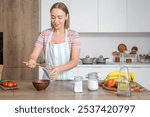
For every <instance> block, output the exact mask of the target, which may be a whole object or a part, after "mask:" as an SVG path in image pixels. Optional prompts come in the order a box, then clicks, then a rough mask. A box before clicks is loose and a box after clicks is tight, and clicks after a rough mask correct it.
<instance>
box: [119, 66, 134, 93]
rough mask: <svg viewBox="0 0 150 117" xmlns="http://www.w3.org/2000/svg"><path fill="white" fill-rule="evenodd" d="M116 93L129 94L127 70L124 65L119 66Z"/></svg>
mask: <svg viewBox="0 0 150 117" xmlns="http://www.w3.org/2000/svg"><path fill="white" fill-rule="evenodd" d="M117 95H118V96H119V95H121V96H131V87H130V81H129V70H128V68H127V67H125V66H121V67H120V75H119V81H118V86H117Z"/></svg>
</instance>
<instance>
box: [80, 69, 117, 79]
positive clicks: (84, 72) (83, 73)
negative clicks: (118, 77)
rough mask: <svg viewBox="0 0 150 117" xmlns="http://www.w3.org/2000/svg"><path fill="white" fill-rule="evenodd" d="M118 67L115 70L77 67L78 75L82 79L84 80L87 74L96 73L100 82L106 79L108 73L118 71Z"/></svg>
mask: <svg viewBox="0 0 150 117" xmlns="http://www.w3.org/2000/svg"><path fill="white" fill-rule="evenodd" d="M118 70H119V67H116V68H93V67H91V68H90V67H83V68H81V67H78V75H79V76H82V77H83V78H84V79H86V76H87V74H88V73H91V72H98V76H99V78H100V79H101V80H103V79H104V78H106V76H107V75H108V73H110V72H113V71H118Z"/></svg>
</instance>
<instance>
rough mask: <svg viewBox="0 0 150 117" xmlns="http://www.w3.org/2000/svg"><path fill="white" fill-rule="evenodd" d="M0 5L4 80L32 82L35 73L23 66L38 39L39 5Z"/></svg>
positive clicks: (16, 1) (7, 1)
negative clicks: (26, 80)
mask: <svg viewBox="0 0 150 117" xmlns="http://www.w3.org/2000/svg"><path fill="white" fill-rule="evenodd" d="M0 1H1V2H0V6H4V7H3V9H2V12H1V13H0V14H2V16H3V17H2V21H3V22H2V24H3V28H2V32H3V38H4V42H3V44H4V46H3V47H4V50H3V51H4V57H3V58H4V62H3V64H4V69H3V79H4V78H6V79H20V80H21V79H25V78H27V79H35V78H37V73H38V72H37V71H35V70H30V69H29V68H26V67H25V65H24V64H23V63H22V62H23V61H27V60H28V57H29V55H30V53H31V51H32V49H33V47H34V43H35V41H36V39H37V37H38V35H39V1H37V0H26V1H25V0H13V1H12V0H0ZM1 3H2V4H1ZM0 9H1V7H0ZM0 18H1V17H0Z"/></svg>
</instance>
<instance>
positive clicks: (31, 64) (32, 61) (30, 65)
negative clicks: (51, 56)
mask: <svg viewBox="0 0 150 117" xmlns="http://www.w3.org/2000/svg"><path fill="white" fill-rule="evenodd" d="M26 66H27V67H29V68H35V67H36V61H35V60H33V59H30V60H29V61H28V63H26Z"/></svg>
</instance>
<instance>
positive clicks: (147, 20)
mask: <svg viewBox="0 0 150 117" xmlns="http://www.w3.org/2000/svg"><path fill="white" fill-rule="evenodd" d="M149 11H150V0H127V30H128V32H150V13H149Z"/></svg>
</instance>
